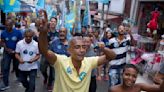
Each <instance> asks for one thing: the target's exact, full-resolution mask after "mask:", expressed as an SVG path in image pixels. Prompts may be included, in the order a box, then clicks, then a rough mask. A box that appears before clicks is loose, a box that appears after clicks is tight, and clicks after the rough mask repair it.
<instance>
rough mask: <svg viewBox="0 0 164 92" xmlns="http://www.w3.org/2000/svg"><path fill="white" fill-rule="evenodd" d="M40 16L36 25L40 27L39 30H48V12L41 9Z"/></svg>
mask: <svg viewBox="0 0 164 92" xmlns="http://www.w3.org/2000/svg"><path fill="white" fill-rule="evenodd" d="M39 15H40V17H39V18H38V19H37V20H36V27H37V28H38V31H46V32H47V31H48V19H47V13H46V11H45V10H40V11H39Z"/></svg>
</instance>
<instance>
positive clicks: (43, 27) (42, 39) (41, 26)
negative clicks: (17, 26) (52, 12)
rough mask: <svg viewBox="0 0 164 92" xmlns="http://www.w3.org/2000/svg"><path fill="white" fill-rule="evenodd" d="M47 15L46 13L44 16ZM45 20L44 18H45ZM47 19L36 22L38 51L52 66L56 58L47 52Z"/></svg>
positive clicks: (50, 52) (53, 54)
mask: <svg viewBox="0 0 164 92" xmlns="http://www.w3.org/2000/svg"><path fill="white" fill-rule="evenodd" d="M44 15H45V16H46V15H47V14H46V13H45V14H44ZM45 18H46V17H45ZM47 22H48V21H47V19H40V20H39V21H37V25H38V30H39V32H40V34H39V41H38V45H39V51H40V53H41V54H43V55H44V56H45V57H46V59H47V60H48V62H49V63H50V64H54V63H55V61H56V60H57V56H56V55H55V53H53V52H52V51H50V50H48V40H47V32H48V23H47Z"/></svg>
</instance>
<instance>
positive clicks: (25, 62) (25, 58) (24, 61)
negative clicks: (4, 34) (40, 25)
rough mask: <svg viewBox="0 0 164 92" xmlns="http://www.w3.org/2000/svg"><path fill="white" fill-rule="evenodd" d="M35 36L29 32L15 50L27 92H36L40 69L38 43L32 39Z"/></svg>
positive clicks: (21, 77)
mask: <svg viewBox="0 0 164 92" xmlns="http://www.w3.org/2000/svg"><path fill="white" fill-rule="evenodd" d="M33 36H34V33H33V31H31V30H27V31H26V32H25V35H24V39H23V40H21V41H19V42H18V43H17V45H16V50H15V52H16V54H15V57H16V58H17V59H18V61H19V67H18V68H19V70H20V75H19V78H20V81H21V82H22V84H23V86H24V87H25V88H26V90H25V92H35V78H36V75H37V69H38V65H37V60H38V59H39V58H40V55H39V50H38V43H37V42H36V41H34V40H33V39H32V38H33ZM28 77H29V80H28Z"/></svg>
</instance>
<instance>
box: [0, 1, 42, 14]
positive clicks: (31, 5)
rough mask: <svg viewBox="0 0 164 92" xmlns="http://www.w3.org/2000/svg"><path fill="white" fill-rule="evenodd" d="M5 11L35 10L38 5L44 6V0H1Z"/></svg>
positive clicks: (0, 5)
mask: <svg viewBox="0 0 164 92" xmlns="http://www.w3.org/2000/svg"><path fill="white" fill-rule="evenodd" d="M0 7H3V8H1V9H2V10H3V12H6V13H7V12H21V11H25V12H34V11H35V10H36V7H40V8H44V0H1V1H0Z"/></svg>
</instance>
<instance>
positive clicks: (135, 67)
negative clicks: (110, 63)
mask: <svg viewBox="0 0 164 92" xmlns="http://www.w3.org/2000/svg"><path fill="white" fill-rule="evenodd" d="M127 68H133V69H135V70H136V71H137V73H139V69H138V67H137V66H135V65H133V64H126V65H125V66H124V68H123V73H124V72H125V69H127Z"/></svg>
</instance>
